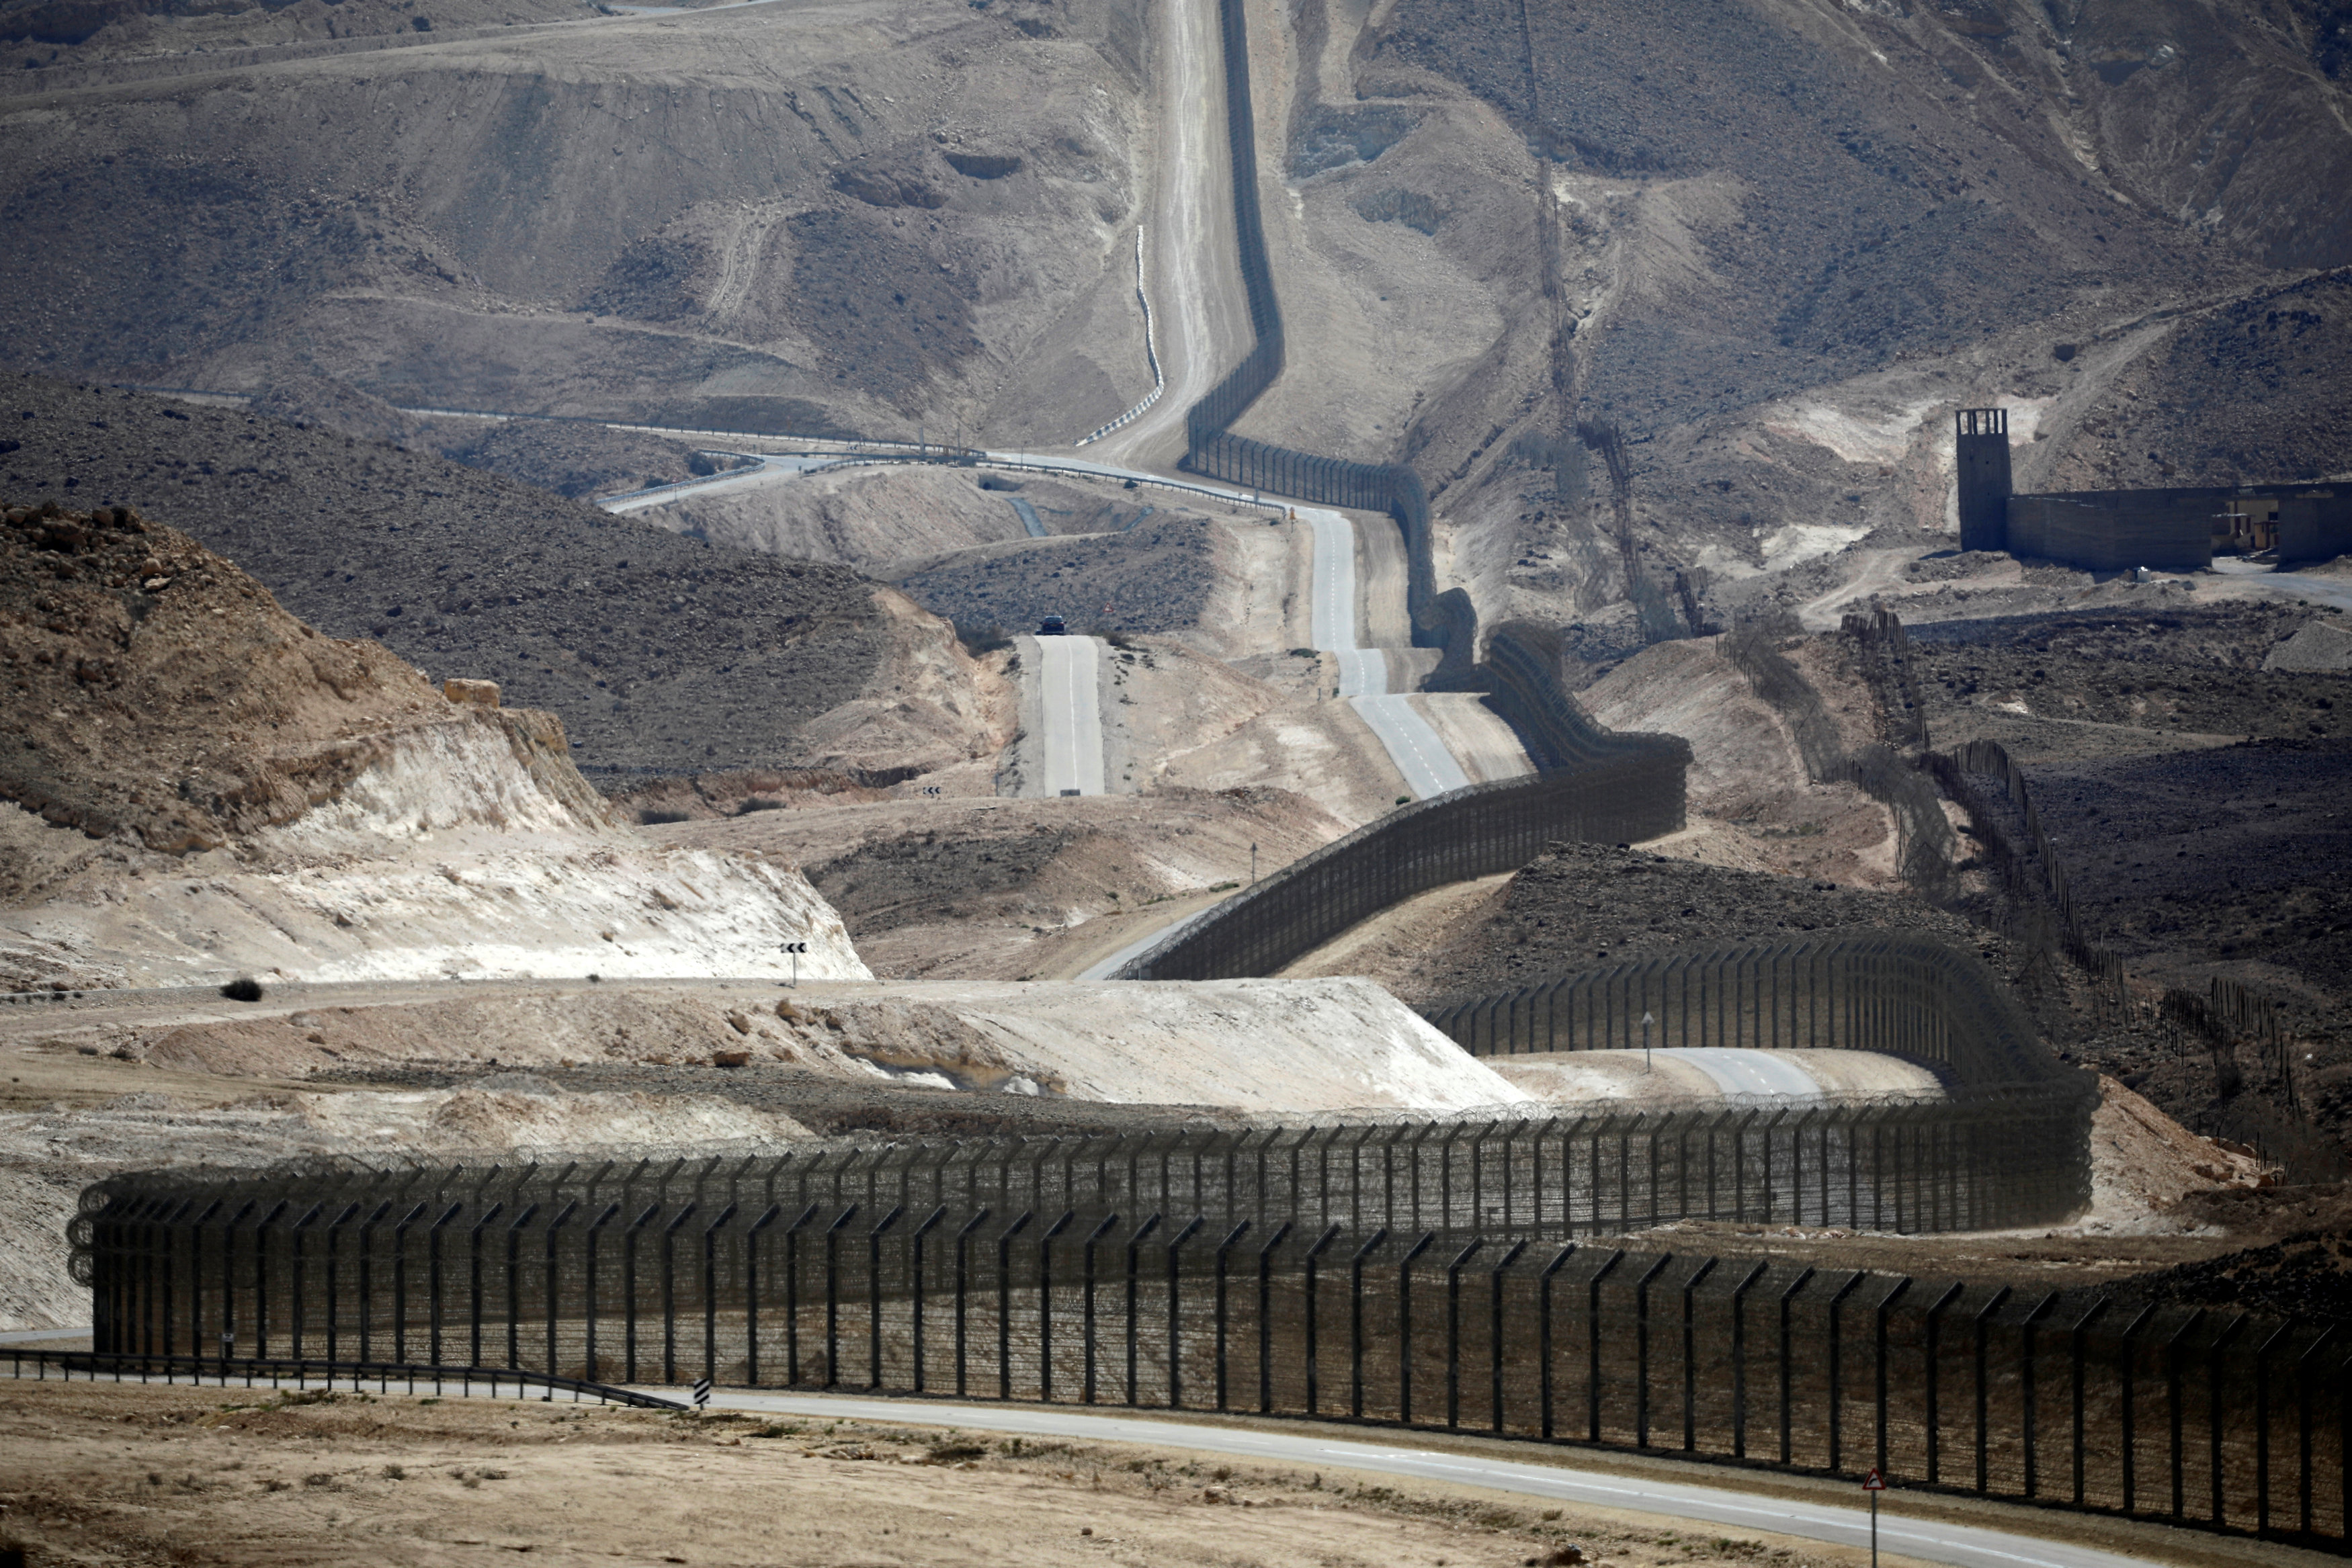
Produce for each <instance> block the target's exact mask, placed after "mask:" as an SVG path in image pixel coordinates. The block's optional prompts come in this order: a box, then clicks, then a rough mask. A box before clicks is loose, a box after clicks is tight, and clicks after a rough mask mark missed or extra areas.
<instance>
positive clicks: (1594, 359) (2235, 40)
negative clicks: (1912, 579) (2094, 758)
mask: <svg viewBox="0 0 2352 1568" xmlns="http://www.w3.org/2000/svg"><path fill="white" fill-rule="evenodd" d="M1374 17H1375V20H1374V21H1373V22H1372V23H1371V24H1370V25H1365V24H1361V23H1359V22H1357V21H1355V20H1354V19H1353V17H1352V15H1351V14H1350V13H1349V12H1348V11H1347V10H1346V9H1345V8H1342V7H1337V6H1332V5H1324V4H1319V3H1318V4H1309V5H1304V6H1301V7H1299V8H1297V10H1296V11H1295V12H1294V13H1290V14H1287V15H1286V16H1280V17H1276V16H1256V17H1254V19H1253V26H1255V27H1261V28H1264V29H1266V30H1268V31H1270V32H1272V33H1274V34H1275V35H1276V39H1277V42H1276V44H1274V45H1269V46H1268V47H1266V48H1265V50H1264V51H1263V52H1264V54H1265V56H1266V58H1264V59H1261V60H1260V61H1259V62H1257V64H1256V66H1255V68H1260V69H1269V70H1271V71H1272V72H1273V73H1274V79H1273V84H1272V86H1270V87H1269V88H1268V89H1266V91H1265V99H1266V100H1267V101H1265V102H1263V103H1262V104H1261V107H1260V122H1261V133H1260V148H1261V157H1262V168H1261V183H1262V184H1264V185H1265V186H1266V187H1267V188H1268V189H1269V190H1270V189H1272V188H1273V187H1274V185H1275V184H1276V183H1277V182H1279V183H1281V184H1283V185H1286V186H1287V188H1288V190H1289V192H1290V193H1292V194H1293V195H1295V197H1296V201H1295V203H1284V202H1279V201H1276V202H1272V203H1270V204H1269V208H1268V211H1269V214H1270V215H1269V217H1268V219H1267V222H1268V225H1269V237H1270V240H1271V242H1272V243H1273V245H1274V246H1275V251H1276V274H1277V277H1278V279H1279V281H1280V283H1281V287H1283V289H1284V291H1285V298H1286V301H1287V304H1286V309H1287V310H1288V312H1289V315H1290V317H1291V320H1292V328H1291V339H1290V344H1289V359H1288V361H1287V364H1288V368H1287V371H1286V375H1285V377H1284V380H1283V382H1281V383H1280V384H1278V386H1277V387H1276V390H1275V392H1273V393H1272V394H1271V395H1270V396H1269V398H1268V399H1267V400H1265V402H1262V403H1261V405H1260V406H1259V407H1258V408H1257V409H1255V410H1253V411H1252V413H1251V415H1250V416H1249V420H1248V422H1246V427H1247V428H1248V429H1250V430H1251V432H1252V433H1254V434H1260V433H1262V434H1267V435H1270V436H1275V437H1277V438H1290V439H1303V440H1306V441H1307V442H1309V443H1310V444H1317V445H1318V447H1319V448H1320V449H1322V450H1335V451H1340V452H1343V453H1344V454H1345V455H1350V456H1361V457H1381V456H1392V457H1393V456H1402V457H1405V458H1408V459H1409V460H1411V461H1412V463H1413V464H1414V465H1415V466H1416V467H1417V468H1418V469H1419V471H1420V472H1421V473H1422V475H1423V477H1424V479H1425V480H1426V481H1427V482H1428V483H1429V484H1430V486H1431V487H1432V489H1433V492H1434V494H1435V497H1436V499H1435V504H1436V507H1437V510H1438V513H1439V515H1440V517H1441V520H1442V521H1443V522H1444V524H1445V525H1446V532H1447V533H1448V534H1450V535H1451V537H1452V540H1453V545H1454V549H1453V552H1452V559H1451V564H1452V570H1453V575H1454V579H1455V580H1457V581H1460V582H1462V583H1463V584H1464V585H1465V586H1466V587H1467V588H1468V589H1469V590H1470V591H1471V592H1472V594H1473V596H1474V598H1475V599H1476V600H1477V601H1478V602H1479V604H1480V606H1481V610H1482V612H1483V613H1485V614H1486V616H1487V617H1488V618H1489V619H1490V620H1492V619H1500V618H1503V617H1505V616H1506V615H1527V616H1530V617H1534V618H1537V619H1540V620H1547V621H1551V622H1580V623H1582V624H1583V625H1584V626H1585V627H1586V632H1587V635H1586V639H1585V640H1586V641H1587V642H1588V643H1591V644H1592V645H1593V646H1594V647H1595V648H1596V649H1606V648H1609V647H1617V648H1624V647H1630V646H1633V645H1638V644H1639V643H1643V642H1645V641H1654V640H1655V639H1657V638H1659V637H1661V636H1669V635H1687V634H1689V633H1690V632H1693V631H1695V630H1696V629H1697V628H1698V626H1699V625H1701V624H1705V623H1707V622H1713V623H1716V624H1718V625H1719V624H1724V623H1727V622H1728V621H1730V620H1731V619H1733V618H1734V617H1735V616H1736V615H1737V614H1738V613H1739V612H1742V611H1743V610H1744V609H1745V608H1746V607H1747V605H1748V601H1750V600H1751V598H1752V597H1753V596H1754V595H1755V594H1756V593H1758V592H1759V591H1767V592H1769V591H1770V585H1771V584H1772V582H1773V581H1775V580H1778V579H1780V578H1781V577H1782V576H1784V575H1785V574H1786V573H1787V572H1789V571H1790V570H1796V569H1800V568H1802V567H1803V566H1804V565H1805V563H1806V562H1807V561H1808V560H1811V559H1819V558H1822V557H1823V556H1826V555H1828V554H1830V553H1832V552H1833V551H1835V550H1836V549H1839V548H1840V547H1841V546H1843V545H1845V544H1848V543H1857V544H1858V543H1861V542H1863V541H1865V540H1867V541H1869V542H1870V543H1871V544H1872V545H1874V546H1876V547H1884V548H1905V547H1908V548H1912V549H1917V548H1919V547H1920V546H1921V545H1922V544H1923V543H1927V544H1929V546H1930V548H1932V544H1933V543H1935V542H1941V539H1942V537H1943V535H1944V532H1945V530H1947V529H1948V528H1950V526H1951V521H1950V517H1949V515H1948V511H1947V506H1948V497H1949V494H1950V446H1951V436H1950V431H1951V423H1950V413H1951V411H1952V410H1953V409H1955V408H1959V407H1969V406H1983V405H1988V404H2000V405H2004V406H2007V407H2009V408H2011V410H2012V431H2013V438H2014V440H2015V442H2016V444H2017V445H2018V447H2019V451H2018V454H2017V458H2018V473H2019V477H2020V480H2021V483H2022V484H2024V485H2027V486H2052V487H2056V486H2093V485H2113V484H2125V485H2136V484H2164V483H2172V484H2182V483H2200V484H2221V483H2228V482H2231V481H2234V480H2239V479H2277V480H2284V479H2296V478H2305V477H2316V476H2326V475H2329V474H2332V473H2336V472H2338V471H2340V470H2341V468H2342V465H2343V464H2344V463H2345V461H2346V460H2345V458H2344V456H2343V443H2342V440H2341V435H2342V430H2341V422H2342V413H2341V411H2342V408H2343V406H2344V404H2345V399H2344V398H2343V397H2342V396H2341V395H2340V386H2341V383H2342V382H2343V379H2344V377H2345V376H2346V375H2347V374H2352V371H2348V370H2347V367H2352V326H2347V318H2346V315H2345V312H2344V309H2343V308H2342V303H2341V299H2340V298H2339V297H2340V296H2341V294H2342V293H2343V289H2344V284H2343V279H2342V277H2341V276H2339V275H2325V276H2320V277H2313V276H2311V273H2310V269H2312V268H2315V267H2322V268H2325V267H2342V266H2344V264H2346V263H2347V261H2352V231H2347V228H2346V226H2345V224H2344V221H2343V216H2342V214H2341V213H2340V212H2339V211H2338V210H2337V207H2338V206H2339V205H2340V204H2336V203H2334V202H2333V201H2332V200H2331V199H2330V198H2329V197H2327V196H2325V195H2323V194H2321V193H2323V192H2327V191H2331V190H2332V189H2333V188H2334V186H2335V185H2337V184H2340V183H2342V174H2341V172H2342V171H2344V170H2347V168H2352V135H2347V131H2346V130H2345V126H2346V124H2347V117H2346V114H2345V109H2346V106H2347V101H2352V99H2347V81H2352V78H2347V76H2346V70H2347V65H2346V59H2345V55H2344V47H2343V43H2342V39H2341V37H2340V32H2341V21H2342V18H2341V16H2338V15H2336V12H2334V11H2333V10H2331V9H2330V8H2328V7H2326V6H2319V5H2300V4H2298V5H2281V6H2273V7H2263V8H2260V9H2259V10H2247V9H2245V8H2231V7H2218V6H2211V5H2202V4H2199V3H2197V0H2163V3H2160V4H2155V5H2133V6H2115V5H2073V4H2070V5H2049V6H2044V5H2034V4H2028V3H2026V0H1963V3H1955V4H1946V5H1904V4H1895V3H1888V4H1877V3H1873V4H1868V5H1864V4H1858V3H1857V4H1831V3H1829V0H1736V3H1735V4H1733V5H1729V6H1726V7H1718V8H1715V9H1711V10H1708V11H1706V13H1704V14H1700V13H1696V12H1693V13H1688V14H1682V13H1676V12H1674V11H1671V10H1665V11H1662V10H1660V8H1658V7H1656V6H1654V5H1643V4H1640V3H1639V0H1591V3H1589V4H1580V5H1575V6H1572V7H1567V6H1549V7H1547V6H1542V5H1521V4H1519V0H1402V3H1401V4H1399V5H1396V6H1394V7H1391V8H1387V9H1384V10H1380V11H1376V12H1375V13H1374ZM1286 209H1288V210H1286ZM1440 301H1443V302H1444V303H1443V304H1442V305H1441V304H1440V303H1439V302H1440ZM1350 320H1353V321H1358V322H1361V323H1364V324H1365V326H1366V327H1367V328H1368V329H1370V333H1371V335H1372V336H1373V337H1375V338H1376V339H1377V340H1378V342H1377V348H1368V346H1367V344H1366V343H1365V342H1364V341H1363V340H1362V338H1363V336H1364V334H1363V333H1361V332H1355V331H1350V330H1349V329H1348V328H1347V327H1346V325H1345V323H1348V322H1349V321H1350ZM1931 530H1932V532H1931Z"/></svg>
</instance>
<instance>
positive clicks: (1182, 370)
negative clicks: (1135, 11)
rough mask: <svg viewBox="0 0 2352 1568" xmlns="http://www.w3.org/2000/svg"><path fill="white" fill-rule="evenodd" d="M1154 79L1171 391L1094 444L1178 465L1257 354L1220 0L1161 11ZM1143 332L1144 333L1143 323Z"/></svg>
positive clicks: (1126, 461)
mask: <svg viewBox="0 0 2352 1568" xmlns="http://www.w3.org/2000/svg"><path fill="white" fill-rule="evenodd" d="M1157 15H1158V16H1159V19H1160V29H1159V32H1158V34H1157V36H1156V37H1154V38H1153V39H1152V49H1151V54H1152V58H1151V64H1150V70H1151V75H1152V77H1153V78H1154V80H1155V82H1156V83H1157V86H1158V93H1159V115H1158V125H1157V128H1156V131H1157V134H1156V137H1155V146H1154V149H1153V151H1154V154H1155V162H1156V163H1157V165H1158V173H1157V177H1156V179H1155V182H1154V187H1153V192H1152V197H1151V210H1150V229H1151V233H1152V234H1153V235H1158V236H1160V238H1159V240H1158V241H1157V242H1156V243H1153V244H1150V245H1149V246H1146V247H1145V263H1144V265H1145V271H1146V273H1147V275H1148V281H1147V284H1146V287H1147V289H1148V291H1149V293H1150V297H1151V304H1152V312H1153V315H1154V316H1155V318H1156V328H1157V337H1158V340H1159V349H1160V371H1161V373H1162V374H1163V375H1165V376H1166V377H1167V382H1168V384H1167V390H1166V392H1164V393H1163V394H1162V395H1161V397H1160V401H1159V402H1157V403H1155V404H1153V405H1152V407H1151V408H1150V411H1149V412H1147V413H1144V414H1143V416H1142V417H1141V418H1139V419H1138V420H1136V421H1135V422H1134V423H1131V424H1129V425H1128V426H1127V427H1126V428H1125V429H1123V430H1119V431H1117V432H1115V433H1113V434H1110V435H1107V436H1105V437H1104V438H1103V439H1102V440H1101V441H1099V442H1097V443H1095V444H1093V445H1092V446H1090V447H1088V448H1087V454H1088V455H1089V456H1091V457H1094V458H1096V459H1097V460H1098V461H1100V462H1103V463H1106V464H1115V465H1129V466H1132V467H1136V468H1145V469H1160V470H1172V469H1173V468H1174V467H1175V466H1176V462H1177V459H1178V458H1180V457H1181V456H1182V455H1184V414H1185V413H1186V411H1187V410H1189V409H1191V408H1192V404H1193V403H1195V402H1198V401H1200V398H1201V395H1202V393H1203V392H1207V391H1208V390H1209V389H1210V388H1211V387H1213V386H1214V385H1215V384H1216V383H1217V382H1218V380H1219V379H1220V378H1221V377H1223V375H1224V373H1225V372H1226V371H1228V370H1229V369H1231V368H1232V367H1233V366H1234V364H1235V363H1237V362H1238V361H1240V360H1241V358H1242V356H1243V355H1244V354H1246V353H1247V352H1249V349H1250V328H1249V317H1248V315H1247V312H1246V310H1245V308H1244V306H1243V303H1242V301H1243V298H1244V296H1243V293H1242V281H1241V266H1240V252H1239V250H1238V249H1237V248H1236V246H1235V241H1234V204H1233V193H1232V190H1231V187H1230V182H1229V179H1228V175H1227V171H1228V170H1229V169H1230V168H1231V167H1232V159H1231V158H1230V156H1229V155H1228V154H1227V152H1226V149H1225V78H1224V69H1223V65H1224V54H1223V47H1222V45H1221V44H1220V42H1219V39H1218V36H1217V7H1216V0H1168V3H1167V4H1166V5H1160V6H1159V7H1157Z"/></svg>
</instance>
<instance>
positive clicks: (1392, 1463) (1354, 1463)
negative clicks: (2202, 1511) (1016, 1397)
mask: <svg viewBox="0 0 2352 1568" xmlns="http://www.w3.org/2000/svg"><path fill="white" fill-rule="evenodd" d="M646 1392H648V1393H653V1394H659V1395H661V1396H665V1397H669V1396H675V1395H676V1394H677V1390H675V1389H668V1388H656V1389H648V1390H646ZM710 1402H711V1403H712V1404H713V1405H714V1406H724V1407H726V1408H729V1409H735V1410H759V1411H774V1412H781V1413H784V1414H788V1415H794V1416H825V1417H839V1418H841V1419H845V1420H859V1421H884V1422H889V1423H891V1424H893V1425H910V1424H911V1425H918V1426H940V1427H961V1428H962V1429H964V1430H966V1431H972V1430H979V1431H986V1432H1016V1433H1019V1434H1021V1435H1022V1436H1024V1437H1076V1438H1080V1439H1086V1440H1091V1441H1095V1442H1110V1443H1139V1444H1144V1445H1147V1446H1150V1447H1152V1448H1191V1449H1194V1450H1197V1451H1201V1452H1205V1453H1213V1454H1231V1455H1234V1456H1236V1457H1238V1458H1245V1459H1255V1460H1258V1461H1261V1462H1272V1463H1276V1464H1284V1465H1297V1466H1304V1467H1307V1468H1309V1469H1313V1468H1318V1467H1328V1468H1334V1469H1336V1468H1340V1467H1345V1468H1347V1469H1355V1470H1369V1471H1372V1472H1374V1473H1377V1474H1381V1475H1391V1476H1409V1477H1412V1479H1416V1480H1425V1481H1444V1482H1449V1483H1452V1484H1454V1485H1456V1486H1473V1487H1486V1488H1489V1489H1491V1490H1496V1491H1501V1492H1509V1493H1513V1494H1516V1495H1518V1496H1521V1497H1540V1498H1549V1499H1550V1500H1553V1501H1555V1502H1566V1503H1584V1504H1587V1505H1591V1506H1596V1507H1603V1508H1620V1509H1632V1510H1634V1511H1640V1512H1644V1513H1655V1514H1663V1515H1665V1516H1666V1517H1668V1518H1672V1519H1675V1520H1685V1521H1688V1520H1704V1521H1706V1522H1707V1523H1709V1524H1718V1525H1726V1526H1728V1527H1730V1528H1733V1529H1737V1530H1761V1531H1773V1532H1775V1533H1777V1534H1780V1535H1793V1536H1797V1537H1799V1538H1801V1539H1802V1540H1807V1541H1822V1542H1832V1543H1834V1544H1836V1545H1839V1546H1858V1547H1867V1546H1868V1545H1869V1544H1870V1516H1869V1513H1868V1511H1867V1510H1866V1509H1864V1508H1861V1507H1844V1508H1840V1507H1835V1506H1832V1505H1830V1504H1827V1503H1819V1502H1811V1501H1805V1500H1792V1499H1790V1498H1786V1497H1750V1496H1748V1494H1746V1493H1744V1492H1738V1491H1733V1490H1729V1489H1728V1488H1725V1487H1711V1486H1694V1485H1691V1484H1689V1483H1686V1482H1682V1481H1667V1480H1657V1479H1650V1478H1647V1477H1642V1476H1622V1475H1611V1474H1608V1473H1605V1472H1603V1471H1599V1470H1580V1469H1572V1468H1570V1467H1569V1466H1566V1465H1550V1464H1536V1463H1527V1462H1523V1461H1515V1460H1508V1459H1495V1458H1484V1457H1482V1456H1478V1455H1474V1454H1451V1453H1439V1452H1434V1451H1432V1450H1430V1449H1426V1448H1405V1447H1400V1446H1398V1445H1396V1444H1392V1443H1364V1442H1349V1441H1345V1440H1335V1439H1333V1438H1331V1437H1327V1436H1325V1435H1324V1434H1323V1433H1322V1432H1320V1431H1316V1432H1307V1433H1291V1432H1278V1431H1262V1430H1253V1429H1250V1428H1247V1427H1209V1426H1198V1425H1193V1424H1192V1423H1189V1422H1181V1421H1173V1420H1170V1421H1160V1420H1144V1419H1139V1418H1137V1417H1135V1416H1102V1415H1095V1414H1091V1413H1089V1412H1085V1411H1079V1410H1062V1409H1034V1408H1031V1409H1006V1408H1000V1407H997V1406H989V1405H979V1404H974V1405H941V1404H918V1403H915V1402H912V1401H908V1400H898V1399H859V1398H855V1397H846V1396H813V1395H799V1394H751V1393H738V1392H735V1391H733V1390H729V1391H727V1392H724V1393H717V1392H714V1393H713V1394H712V1395H711V1396H710ZM1856 1496H1857V1498H1859V1496H1860V1494H1859V1492H1857V1494H1856ZM1902 1507H1903V1504H1902V1500H1901V1498H1900V1496H1899V1494H1890V1501H1889V1503H1888V1504H1887V1505H1886V1506H1885V1508H1884V1509H1883V1510H1882V1511H1881V1514H1880V1519H1879V1526H1878V1531H1879V1542H1880V1545H1881V1546H1882V1547H1883V1548H1884V1549H1885V1551H1887V1552H1890V1553H1895V1554H1899V1555H1902V1556H1906V1557H1915V1558H1917V1559H1919V1560H1921V1561H1923V1562H1927V1563H1950V1564H1952V1565H1953V1568H2137V1564H2138V1563H2140V1562H2141V1561H2142V1560H2141V1559H2138V1558H2133V1557H2125V1556H2122V1555H2120V1554H2118V1553H2116V1552H2099V1551H2095V1550H2093V1549H2092V1548H2089V1547H2084V1546H2072V1545H2067V1544H2064V1543H2062V1542H2052V1541H2043V1540H2040V1539H2037V1538H2036V1537H2033V1536H2031V1535H2017V1534H2011V1533H2010V1532H2008V1531H1999V1530H1988V1529H1985V1528H1982V1527H1980V1526H1977V1525H1968V1524H1948V1523H1943V1522H1940V1521H1913V1520H1907V1519H1905V1518H1904V1517H1903V1515H1902Z"/></svg>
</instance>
